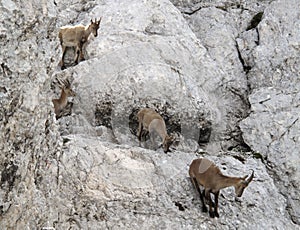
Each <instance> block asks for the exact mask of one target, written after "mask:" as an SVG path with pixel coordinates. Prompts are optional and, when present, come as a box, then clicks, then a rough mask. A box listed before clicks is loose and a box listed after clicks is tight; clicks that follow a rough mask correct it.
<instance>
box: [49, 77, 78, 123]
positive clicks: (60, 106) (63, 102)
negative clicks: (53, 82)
mask: <svg viewBox="0 0 300 230" xmlns="http://www.w3.org/2000/svg"><path fill="white" fill-rule="evenodd" d="M60 84H61V94H60V98H58V99H53V100H52V102H53V105H54V111H55V115H56V119H58V118H60V117H61V114H62V111H63V110H64V109H65V108H66V106H67V104H68V97H74V96H76V94H75V92H74V91H73V90H72V89H71V84H70V82H69V80H64V81H61V82H60Z"/></svg>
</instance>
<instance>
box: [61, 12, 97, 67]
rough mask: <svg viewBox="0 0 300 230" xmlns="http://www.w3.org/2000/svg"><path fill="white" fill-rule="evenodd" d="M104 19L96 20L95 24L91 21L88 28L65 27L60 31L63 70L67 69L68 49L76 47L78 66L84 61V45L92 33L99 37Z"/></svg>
mask: <svg viewBox="0 0 300 230" xmlns="http://www.w3.org/2000/svg"><path fill="white" fill-rule="evenodd" d="M101 19H102V17H101V18H100V19H99V21H97V19H95V22H93V20H92V19H91V24H89V25H88V26H83V25H76V26H64V27H61V28H60V30H59V34H58V37H59V40H60V44H61V47H62V53H63V54H62V59H61V69H65V68H66V67H65V62H64V57H65V54H66V48H67V47H76V51H75V52H76V55H75V59H74V62H75V63H76V64H78V62H79V61H81V60H84V55H83V52H82V47H83V45H84V43H86V42H87V41H88V38H89V36H90V34H91V33H93V34H94V36H95V37H97V35H98V33H97V31H98V29H99V26H100V22H101Z"/></svg>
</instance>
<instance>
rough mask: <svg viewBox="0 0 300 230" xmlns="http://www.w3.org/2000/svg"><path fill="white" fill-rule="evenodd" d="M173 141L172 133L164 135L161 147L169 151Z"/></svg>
mask: <svg viewBox="0 0 300 230" xmlns="http://www.w3.org/2000/svg"><path fill="white" fill-rule="evenodd" d="M174 141H175V137H174V136H172V135H171V136H166V137H165V139H164V142H163V143H162V147H163V150H164V152H165V153H167V152H171V150H170V146H171V145H172V144H173V142H174Z"/></svg>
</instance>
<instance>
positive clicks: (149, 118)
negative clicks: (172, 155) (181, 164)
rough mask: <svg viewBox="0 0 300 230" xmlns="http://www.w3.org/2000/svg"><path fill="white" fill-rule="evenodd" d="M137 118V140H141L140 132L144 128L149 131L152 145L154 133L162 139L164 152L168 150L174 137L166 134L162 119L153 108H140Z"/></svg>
mask: <svg viewBox="0 0 300 230" xmlns="http://www.w3.org/2000/svg"><path fill="white" fill-rule="evenodd" d="M137 118H138V121H139V128H138V133H137V135H138V139H139V141H140V142H141V139H142V132H143V129H144V130H146V131H148V132H149V134H150V139H151V142H152V145H154V144H155V142H154V134H155V133H156V134H158V135H159V136H160V137H161V139H162V147H163V150H164V152H165V153H167V152H170V149H169V148H170V146H171V145H172V143H173V141H174V137H173V136H169V135H168V133H167V130H166V124H165V121H164V119H163V118H162V117H161V116H160V115H159V114H158V113H157V112H155V111H154V110H153V109H149V108H144V109H141V110H140V111H139V112H138V114H137Z"/></svg>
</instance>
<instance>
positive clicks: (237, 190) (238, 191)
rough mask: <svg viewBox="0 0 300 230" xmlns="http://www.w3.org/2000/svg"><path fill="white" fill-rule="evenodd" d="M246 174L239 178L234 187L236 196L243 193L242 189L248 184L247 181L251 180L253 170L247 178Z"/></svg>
mask: <svg viewBox="0 0 300 230" xmlns="http://www.w3.org/2000/svg"><path fill="white" fill-rule="evenodd" d="M247 177H248V175H246V176H244V177H242V178H241V180H240V182H239V183H237V184H236V185H235V186H234V188H235V194H236V196H237V197H241V196H242V195H243V192H244V189H245V188H246V187H247V186H248V185H249V183H250V182H251V181H252V180H253V177H254V171H253V170H252V174H251V175H250V177H249V178H248V179H246V178H247Z"/></svg>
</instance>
